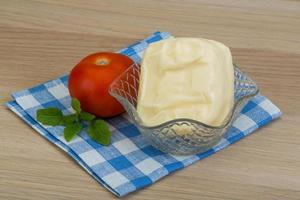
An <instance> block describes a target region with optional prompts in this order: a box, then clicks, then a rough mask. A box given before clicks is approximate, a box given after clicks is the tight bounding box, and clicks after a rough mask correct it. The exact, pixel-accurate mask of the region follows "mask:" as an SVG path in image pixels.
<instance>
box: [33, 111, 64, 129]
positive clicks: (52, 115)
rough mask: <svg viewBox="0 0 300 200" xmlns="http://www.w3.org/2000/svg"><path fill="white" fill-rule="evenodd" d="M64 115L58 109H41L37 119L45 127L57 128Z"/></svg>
mask: <svg viewBox="0 0 300 200" xmlns="http://www.w3.org/2000/svg"><path fill="white" fill-rule="evenodd" d="M62 117H63V114H62V112H61V110H59V109H57V108H45V109H39V110H38V111H37V113H36V119H37V120H38V121H39V122H41V123H42V124H44V125H48V126H57V125H60V122H61V120H62Z"/></svg>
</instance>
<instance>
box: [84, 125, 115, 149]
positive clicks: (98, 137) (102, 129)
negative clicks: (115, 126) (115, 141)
mask: <svg viewBox="0 0 300 200" xmlns="http://www.w3.org/2000/svg"><path fill="white" fill-rule="evenodd" d="M87 132H88V134H89V136H90V137H91V138H92V139H93V140H95V141H96V142H98V143H100V144H102V145H104V146H108V145H109V144H110V138H111V132H110V130H109V127H108V125H107V124H106V123H105V121H103V120H101V119H98V120H96V121H95V122H94V123H91V124H90V125H89V127H88V130H87Z"/></svg>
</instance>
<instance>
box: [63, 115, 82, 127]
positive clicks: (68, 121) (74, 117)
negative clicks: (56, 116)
mask: <svg viewBox="0 0 300 200" xmlns="http://www.w3.org/2000/svg"><path fill="white" fill-rule="evenodd" d="M76 121H78V116H77V115H76V114H71V115H65V116H63V117H62V120H61V125H62V126H65V125H67V124H72V123H74V122H76Z"/></svg>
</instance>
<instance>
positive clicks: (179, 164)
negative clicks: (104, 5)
mask: <svg viewBox="0 0 300 200" xmlns="http://www.w3.org/2000/svg"><path fill="white" fill-rule="evenodd" d="M168 37H170V34H169V33H164V32H155V33H154V34H153V35H151V36H150V37H148V38H146V39H144V40H142V41H140V42H137V43H135V44H132V45H130V46H128V47H127V48H125V49H122V50H120V51H119V52H120V53H122V54H125V55H127V56H130V57H131V58H132V59H133V60H134V61H135V62H140V60H141V55H142V53H143V51H144V50H145V48H146V47H147V46H148V44H149V43H151V42H155V41H158V40H161V39H165V38H168ZM67 81H68V76H67V75H65V76H62V77H60V78H58V79H55V80H52V81H49V82H46V83H44V84H41V85H38V86H35V87H33V88H30V89H26V90H23V91H20V92H16V93H13V94H12V97H13V99H14V100H12V101H10V102H8V103H7V106H8V107H9V108H10V109H11V110H12V111H13V112H15V113H16V114H17V115H18V116H19V117H21V118H22V119H23V120H24V121H25V122H27V123H28V124H29V125H30V126H31V127H32V128H34V129H35V130H36V131H37V132H38V133H40V134H41V135H42V136H44V137H45V138H47V139H48V140H49V141H51V142H52V143H54V144H55V145H57V146H58V147H59V148H61V149H63V150H64V151H65V152H67V153H68V154H69V155H70V156H71V157H72V158H74V159H75V160H76V161H77V162H78V163H79V164H80V165H81V166H82V167H83V168H84V169H85V170H86V171H87V172H88V173H90V174H91V176H93V177H94V178H95V179H96V180H97V181H98V182H99V183H101V184H102V185H103V186H105V187H106V188H107V189H109V190H110V191H111V192H113V193H114V194H116V195H118V196H124V195H126V194H128V193H130V192H133V191H135V190H138V189H141V188H143V187H145V186H148V185H151V184H152V183H154V182H155V181H157V180H159V179H161V178H162V177H164V176H166V175H168V174H170V173H172V172H174V171H176V170H179V169H182V168H184V167H186V166H188V165H190V164H192V163H194V162H196V161H198V160H201V159H203V158H205V157H207V156H209V155H211V154H213V153H215V152H217V151H219V150H221V149H223V148H225V147H227V146H228V145H230V144H233V143H234V142H236V141H238V140H240V139H242V138H243V137H245V136H246V135H248V134H250V133H251V132H253V131H254V130H256V129H258V128H260V127H261V126H263V125H265V124H267V123H269V122H270V121H272V120H274V119H275V118H278V117H279V116H280V115H281V112H280V110H279V109H278V108H277V107H276V106H275V105H274V104H273V103H272V102H271V101H269V100H268V99H267V98H265V97H264V96H262V95H260V94H259V95H257V96H256V97H254V98H253V99H252V100H251V101H250V102H249V103H248V104H247V105H246V106H245V108H244V109H243V110H242V112H241V114H240V116H239V117H238V119H237V120H236V121H235V122H234V123H233V126H232V127H231V128H230V129H229V131H228V132H227V134H226V135H225V137H224V138H223V139H222V140H221V141H220V143H219V144H217V145H216V146H214V147H213V148H212V149H210V150H208V151H206V152H204V153H201V154H198V155H192V156H173V155H169V154H165V153H162V152H161V151H159V150H157V149H155V148H154V147H152V146H150V145H149V144H148V143H147V142H146V141H145V139H144V138H143V137H142V136H141V135H140V133H139V131H138V130H137V128H136V127H135V126H134V125H133V124H132V123H131V122H130V120H129V119H128V116H127V115H126V114H124V115H122V116H118V117H115V118H111V119H108V120H107V123H108V124H109V126H110V130H111V131H112V132H113V134H112V144H111V145H110V146H108V147H104V146H102V145H100V144H97V143H95V142H94V141H93V140H91V139H90V138H89V137H88V135H87V133H86V132H85V131H81V133H80V134H79V136H76V137H75V138H74V139H73V140H72V141H71V142H67V141H65V139H64V137H63V127H50V126H44V125H42V124H40V123H38V122H37V121H36V110H37V109H40V108H47V107H57V108H60V109H62V110H63V112H64V113H65V114H69V113H72V112H74V111H73V110H72V108H71V106H70V96H69V92H68V87H67Z"/></svg>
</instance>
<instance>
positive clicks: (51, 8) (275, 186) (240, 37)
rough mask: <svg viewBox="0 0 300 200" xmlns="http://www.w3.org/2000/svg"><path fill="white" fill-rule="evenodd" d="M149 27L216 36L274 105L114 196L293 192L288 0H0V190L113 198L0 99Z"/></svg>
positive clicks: (297, 75)
mask: <svg viewBox="0 0 300 200" xmlns="http://www.w3.org/2000/svg"><path fill="white" fill-rule="evenodd" d="M155 30H162V31H170V32H172V34H174V35H175V36H192V37H204V38H211V39H215V40H219V41H222V42H223V43H225V44H227V45H229V46H230V47H231V49H232V52H233V56H234V60H235V62H236V63H238V64H239V65H240V66H241V68H242V70H243V71H245V72H247V73H248V74H249V75H250V76H251V77H253V79H254V80H255V81H256V82H257V83H258V84H259V86H260V88H261V91H262V93H263V94H264V95H266V96H268V97H269V98H270V99H271V100H272V101H274V103H276V104H277V105H278V106H279V107H280V108H281V109H282V111H283V113H284V115H283V116H282V118H281V119H279V120H277V121H276V122H274V123H271V124H270V125H268V126H266V127H264V128H262V129H260V130H259V131H257V132H255V133H254V134H252V135H251V136H249V137H247V138H245V139H244V140H242V141H240V142H238V143H236V144H234V145H232V146H230V147H229V148H227V149H225V150H223V151H221V152H219V153H217V154H215V155H213V156H211V157H209V158H206V159H204V160H202V161H201V162H198V163H196V164H194V165H192V166H190V167H188V168H186V169H185V170H182V171H179V172H176V173H174V174H172V175H170V176H168V177H167V178H164V179H163V180H161V181H159V182H158V183H156V184H154V185H152V186H150V187H148V188H146V189H144V190H140V191H138V192H135V193H133V194H130V195H129V196H127V197H125V198H124V199H139V200H140V199H144V200H154V199H158V198H160V199H213V200H221V199H222V200H239V199H244V200H246V199H249V200H253V199H256V200H260V199H261V200H266V199H300V134H299V130H300V114H299V113H300V103H299V102H300V67H299V66H300V37H299V35H300V2H299V1H297V0H272V1H271V0H263V1H262V0H253V1H247V0H244V1H242V0H225V1H224V0H212V1H208V0H185V1H180V0H167V1H159V0H151V1H139V0H121V1H110V0H101V1H100V0H91V1H83V0H82V1H80V0H72V1H71V0H66V1H61V0H52V1H50V0H45V1H42V0H27V1H25V0H24V1H18V0H10V1H0V107H1V109H0V199H5V200H7V199H115V198H116V197H115V196H113V195H112V194H111V193H110V192H108V191H107V190H106V189H104V188H103V187H102V186H100V185H99V184H98V183H97V182H96V181H95V180H93V179H92V178H91V177H90V176H89V175H88V174H87V173H86V172H85V171H84V170H82V169H81V167H79V166H78V165H77V164H76V163H75V162H74V161H73V160H72V159H70V158H69V157H68V156H67V155H66V154H65V153H63V152H62V151H61V150H59V149H58V148H56V147H55V146H54V145H52V144H51V143H49V142H48V141H46V140H45V139H43V138H42V137H40V136H39V135H38V134H37V133H36V132H35V131H34V130H32V129H31V128H30V127H28V126H27V125H26V124H25V123H23V121H22V120H20V119H19V118H18V117H17V116H15V115H14V114H13V113H12V112H10V111H9V110H8V109H6V108H5V106H4V105H3V104H4V103H5V102H6V101H8V100H9V99H10V94H11V93H12V92H14V91H16V90H21V89H24V88H26V87H30V86H33V85H36V84H38V83H41V82H44V81H47V80H49V79H53V78H55V77H57V76H59V75H61V74H64V73H67V72H68V71H70V69H71V68H72V67H73V66H74V65H75V64H76V63H77V62H78V61H79V60H80V59H81V58H82V57H83V56H85V55H87V54H89V53H92V52H97V51H103V50H106V51H113V50H117V49H119V48H122V47H124V46H126V45H127V44H129V43H131V42H134V41H136V40H138V39H141V38H143V37H145V36H147V35H149V34H150V33H151V32H153V31H155Z"/></svg>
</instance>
